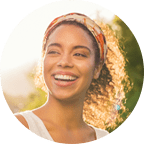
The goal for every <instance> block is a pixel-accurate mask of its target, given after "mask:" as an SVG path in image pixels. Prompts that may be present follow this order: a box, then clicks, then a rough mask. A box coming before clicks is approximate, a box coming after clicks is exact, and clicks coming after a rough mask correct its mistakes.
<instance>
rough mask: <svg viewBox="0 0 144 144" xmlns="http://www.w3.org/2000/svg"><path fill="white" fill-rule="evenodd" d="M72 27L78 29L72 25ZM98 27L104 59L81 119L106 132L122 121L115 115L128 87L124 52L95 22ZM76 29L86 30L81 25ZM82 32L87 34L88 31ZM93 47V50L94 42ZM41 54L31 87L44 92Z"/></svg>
mask: <svg viewBox="0 0 144 144" xmlns="http://www.w3.org/2000/svg"><path fill="white" fill-rule="evenodd" d="M64 23H65V22H64ZM64 23H63V24H64ZM65 24H68V22H67V23H65ZM69 24H70V23H69ZM71 24H72V23H71ZM73 24H74V25H78V26H80V25H79V24H76V23H73ZM99 26H100V27H101V29H102V30H103V32H104V34H105V37H106V40H107V45H108V51H107V58H106V62H105V64H104V65H103V68H102V70H101V73H100V76H99V78H98V79H93V80H92V82H91V85H90V87H89V89H88V91H87V95H86V97H85V101H84V107H83V118H84V120H85V121H86V122H87V123H90V124H92V125H93V126H96V127H98V128H101V129H106V128H108V127H113V128H115V127H116V126H117V121H118V122H122V121H123V118H122V117H121V115H120V114H119V109H120V110H122V111H123V112H125V111H126V108H125V106H124V102H125V101H126V97H125V93H126V92H127V91H126V90H125V87H127V90H129V89H131V86H130V81H129V77H128V75H127V73H126V71H125V62H126V60H125V58H124V52H123V51H122V49H121V48H120V46H119V41H118V39H117V38H116V36H115V33H114V32H113V31H112V30H111V29H110V28H109V26H108V25H106V24H104V23H99ZM80 27H81V28H83V29H84V30H86V28H84V27H83V26H82V24H81V26H80ZM86 31H87V32H88V31H89V30H86ZM88 34H89V35H91V37H93V36H92V34H91V32H88ZM93 41H94V40H93ZM94 45H95V47H97V44H96V43H95V44H94ZM97 50H98V48H97ZM44 55H45V48H43V49H42V56H41V60H40V62H39V64H38V67H37V72H36V76H35V84H36V86H37V87H40V88H42V89H43V90H44V91H46V92H48V89H47V87H46V84H45V82H44V77H43V59H44ZM96 57H99V56H96Z"/></svg>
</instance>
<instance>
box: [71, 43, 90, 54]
mask: <svg viewBox="0 0 144 144" xmlns="http://www.w3.org/2000/svg"><path fill="white" fill-rule="evenodd" d="M79 48H84V49H87V50H88V51H89V52H90V53H91V50H90V48H88V47H86V46H83V45H77V46H74V49H79Z"/></svg>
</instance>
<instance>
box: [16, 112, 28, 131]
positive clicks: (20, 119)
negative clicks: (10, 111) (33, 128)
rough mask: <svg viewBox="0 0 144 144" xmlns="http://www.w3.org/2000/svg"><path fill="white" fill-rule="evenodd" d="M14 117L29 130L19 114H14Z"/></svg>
mask: <svg viewBox="0 0 144 144" xmlns="http://www.w3.org/2000/svg"><path fill="white" fill-rule="evenodd" d="M15 117H16V118H17V119H18V120H19V121H20V122H21V123H22V124H23V125H24V126H25V127H26V128H28V129H29V126H28V123H27V121H26V120H25V118H24V117H23V116H22V115H21V114H15Z"/></svg>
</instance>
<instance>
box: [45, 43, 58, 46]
mask: <svg viewBox="0 0 144 144" xmlns="http://www.w3.org/2000/svg"><path fill="white" fill-rule="evenodd" d="M51 46H57V47H61V45H60V44H59V43H51V44H49V45H48V46H47V47H51Z"/></svg>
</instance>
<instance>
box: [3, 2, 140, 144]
mask: <svg viewBox="0 0 144 144" xmlns="http://www.w3.org/2000/svg"><path fill="white" fill-rule="evenodd" d="M89 18H90V19H91V20H92V22H91V21H90V20H89ZM71 19H72V20H71ZM63 21H64V22H63ZM65 21H68V22H65ZM69 21H72V22H71V23H69ZM73 21H76V22H75V23H73ZM93 22H94V24H93ZM77 23H80V24H77ZM81 25H84V26H81ZM48 26H49V27H48ZM91 26H92V27H91ZM89 33H90V34H89ZM92 39H93V40H92ZM93 41H95V42H96V43H97V49H98V51H97V50H94V48H91V46H92V47H93V44H91V43H93ZM89 51H90V52H89ZM98 52H99V54H96V53H98ZM94 53H95V54H94ZM98 55H99V59H97V56H98ZM94 59H95V62H94V63H93V62H92V61H93V60H94ZM97 61H99V62H98V64H97ZM50 76H52V79H51V77H50ZM1 85H2V91H3V95H4V97H5V99H6V101H7V104H8V106H9V107H10V109H11V111H12V113H13V114H14V115H15V117H16V118H17V119H18V120H19V121H20V122H21V123H22V124H23V125H24V126H25V127H27V128H28V129H29V130H31V131H32V132H33V133H35V134H37V135H39V136H40V137H43V138H45V139H48V140H51V141H54V142H59V143H70V142H73V143H84V142H94V140H99V139H100V138H102V137H105V136H106V137H108V136H109V134H110V133H112V132H113V131H114V130H116V129H117V128H118V127H119V126H120V125H121V124H122V123H123V122H124V121H125V120H126V119H127V118H128V117H129V115H130V114H131V113H132V111H133V109H134V108H135V105H136V104H137V101H138V99H139V97H140V94H141V90H142V85H143V58H142V53H141V50H140V47H139V45H138V43H137V40H136V38H135V36H134V35H133V33H132V31H131V30H130V29H129V27H128V26H127V25H126V24H125V23H124V22H123V21H122V20H121V19H120V18H119V17H118V16H116V15H114V14H113V13H112V12H111V11H109V10H107V9H104V8H103V7H101V6H99V5H96V4H95V3H91V2H86V1H75V0H74V1H57V2H53V3H50V4H48V5H45V6H43V7H41V8H39V9H37V10H35V11H34V12H33V13H31V14H29V15H28V16H26V17H25V18H24V19H23V20H22V21H21V22H20V23H19V24H18V25H17V27H16V28H15V29H14V31H13V32H12V33H11V35H10V37H9V39H8V41H7V43H6V45H5V48H4V50H3V52H2V55H1ZM50 106H51V107H50ZM53 106H54V107H53ZM76 108H77V109H76ZM46 114H48V115H51V116H47V115H46ZM81 114H82V117H81V118H80V115H81ZM68 119H69V120H70V121H68ZM81 120H83V122H82V121H81ZM78 121H81V123H78ZM66 122H67V123H66ZM34 123H35V125H34ZM78 124H79V125H78ZM76 125H77V126H79V127H77V129H76V130H75V132H74V128H75V127H76ZM58 126H59V127H58ZM60 131H61V132H60ZM68 132H69V133H68ZM80 132H81V133H80ZM76 133H79V135H77V134H76ZM84 134H86V135H87V137H84ZM48 135H49V136H48ZM64 136H65V137H64ZM72 136H73V137H72ZM61 137H63V138H61ZM70 137H71V139H70Z"/></svg>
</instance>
